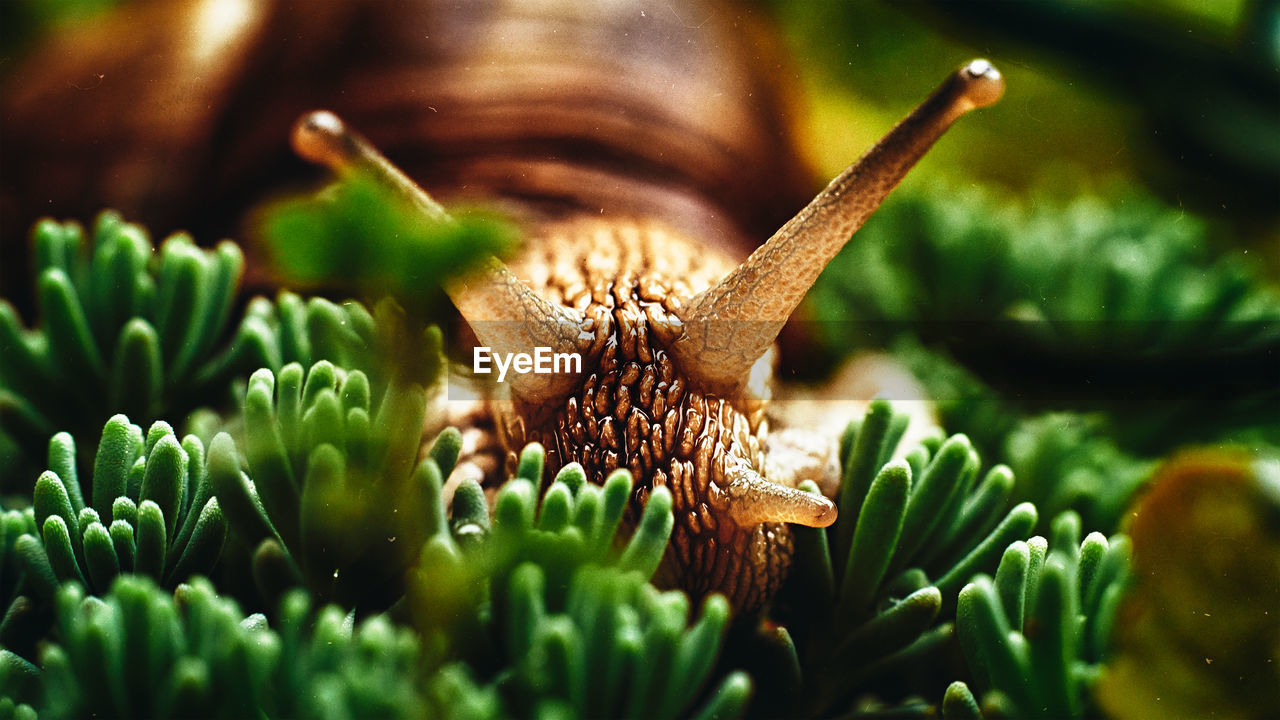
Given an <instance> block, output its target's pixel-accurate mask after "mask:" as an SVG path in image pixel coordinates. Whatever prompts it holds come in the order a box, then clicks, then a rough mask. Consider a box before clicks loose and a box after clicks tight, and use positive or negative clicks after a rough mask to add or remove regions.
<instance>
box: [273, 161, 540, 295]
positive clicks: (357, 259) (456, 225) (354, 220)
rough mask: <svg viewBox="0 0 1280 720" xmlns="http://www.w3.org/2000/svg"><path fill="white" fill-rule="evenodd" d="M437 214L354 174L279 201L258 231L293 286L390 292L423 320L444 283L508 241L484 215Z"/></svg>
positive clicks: (502, 228)
mask: <svg viewBox="0 0 1280 720" xmlns="http://www.w3.org/2000/svg"><path fill="white" fill-rule="evenodd" d="M443 213H444V211H443V209H439V210H438V215H437V216H436V217H434V218H433V216H432V214H428V213H424V212H423V208H422V207H421V206H420V205H418V204H416V203H414V202H412V201H410V200H409V199H407V198H405V197H403V196H402V195H401V194H400V193H399V192H396V191H394V190H389V189H388V188H385V187H383V186H382V185H381V184H380V183H379V182H378V181H377V180H376V179H374V178H371V177H367V176H364V175H361V174H354V175H352V176H348V177H344V178H342V179H341V180H340V181H339V182H337V183H334V184H333V185H332V186H330V187H329V188H328V189H326V191H324V192H321V193H318V194H316V195H314V196H307V197H302V198H296V199H292V200H287V201H284V202H281V203H279V204H278V205H276V206H275V207H274V208H273V209H272V210H271V211H270V212H269V213H268V214H267V216H266V221H265V223H264V232H265V234H266V236H267V238H268V240H269V242H270V244H271V248H272V250H273V251H274V253H275V255H276V260H277V262H278V264H279V265H280V267H281V268H282V269H283V270H284V272H286V274H287V275H288V276H289V278H290V279H291V280H292V281H293V282H295V283H301V284H302V285H304V286H314V285H317V284H320V285H326V286H329V287H341V288H342V289H343V290H344V291H346V292H355V293H359V294H362V295H373V296H383V295H389V296H391V297H394V298H396V300H397V301H399V302H400V303H401V304H402V305H403V306H405V307H406V308H408V309H410V310H411V311H412V312H413V313H415V314H418V315H420V316H426V317H430V316H432V315H433V310H434V309H435V307H436V305H437V304H438V303H439V302H440V301H441V300H442V293H441V292H440V288H441V287H442V286H443V285H444V282H445V281H446V280H449V279H451V278H453V277H455V276H457V275H458V274H459V273H462V272H465V271H466V270H467V269H469V268H471V267H473V266H475V265H476V264H478V263H479V262H481V261H483V259H484V258H486V257H488V256H490V255H494V254H502V252H503V251H505V250H507V249H509V248H510V247H511V246H512V245H513V244H514V241H515V233H514V230H513V229H512V227H510V226H509V225H507V224H505V223H503V222H501V221H499V220H498V219H497V218H496V217H493V216H491V215H475V214H462V215H458V216H457V217H455V218H453V219H451V220H446V219H444V217H445V216H444V215H443ZM432 219H436V220H438V221H437V222H429V221H430V220H432Z"/></svg>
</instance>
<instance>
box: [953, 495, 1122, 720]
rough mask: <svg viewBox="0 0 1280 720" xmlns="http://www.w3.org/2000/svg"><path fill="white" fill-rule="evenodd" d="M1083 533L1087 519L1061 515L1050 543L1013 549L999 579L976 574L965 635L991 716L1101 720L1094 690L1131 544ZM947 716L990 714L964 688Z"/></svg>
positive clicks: (963, 610) (964, 606)
mask: <svg viewBox="0 0 1280 720" xmlns="http://www.w3.org/2000/svg"><path fill="white" fill-rule="evenodd" d="M1080 532H1081V531H1080V517H1079V516H1078V515H1076V514H1075V513H1071V512H1067V513H1063V514H1062V515H1059V516H1058V517H1057V518H1055V519H1054V521H1053V533H1052V541H1046V540H1045V539H1044V538H1043V537H1041V536H1038V535H1037V536H1036V537H1033V538H1031V539H1030V540H1028V541H1026V542H1022V541H1018V542H1015V543H1013V544H1011V545H1009V547H1008V548H1007V549H1006V550H1005V552H1004V555H1003V556H1002V557H1001V559H1000V566H999V569H997V570H996V573H995V577H994V579H993V578H992V577H990V576H988V575H985V574H981V575H978V576H977V577H975V578H974V580H973V582H972V583H970V584H968V585H966V586H965V587H964V589H963V590H961V591H960V600H959V606H958V608H957V612H956V625H957V635H958V636H959V639H960V646H961V648H962V649H963V650H964V654H965V659H966V661H967V663H968V665H969V668H970V670H971V671H972V673H973V676H974V684H975V687H977V688H978V689H979V692H980V693H982V705H981V707H983V708H985V714H991V715H995V716H998V717H1019V718H1033V717H1045V718H1079V717H1093V716H1095V715H1096V714H1097V711H1098V708H1097V707H1096V705H1095V704H1094V703H1093V700H1092V697H1093V693H1092V688H1093V685H1094V683H1095V682H1096V680H1097V676H1098V673H1099V672H1100V669H1101V663H1102V662H1103V661H1104V660H1105V659H1106V657H1107V655H1108V653H1109V652H1110V647H1111V637H1112V630H1113V628H1114V625H1115V622H1116V615H1117V611H1118V608H1119V605H1120V598H1121V593H1122V592H1123V590H1124V588H1125V585H1126V582H1127V580H1128V576H1129V556H1130V544H1129V539H1128V538H1127V537H1126V536H1124V535H1113V536H1111V538H1109V539H1108V538H1106V537H1104V536H1103V535H1102V534H1101V533H1097V532H1094V533H1090V534H1089V536H1088V537H1086V538H1085V539H1084V541H1083V542H1081V541H1080ZM942 708H943V716H944V717H946V718H973V717H982V716H983V714H984V713H983V711H982V710H980V706H979V703H978V702H977V701H976V700H975V698H974V695H973V694H972V692H970V690H969V688H968V686H967V685H965V684H964V683H961V682H958V683H955V684H953V685H952V686H951V687H949V688H948V689H947V693H946V697H945V698H944V700H943V705H942Z"/></svg>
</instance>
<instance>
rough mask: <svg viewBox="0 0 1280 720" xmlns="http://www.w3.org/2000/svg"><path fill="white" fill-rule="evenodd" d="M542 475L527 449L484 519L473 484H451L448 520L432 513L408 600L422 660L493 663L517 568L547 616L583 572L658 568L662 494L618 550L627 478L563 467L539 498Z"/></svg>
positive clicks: (664, 532) (664, 523)
mask: <svg viewBox="0 0 1280 720" xmlns="http://www.w3.org/2000/svg"><path fill="white" fill-rule="evenodd" d="M542 474H543V449H542V447H541V446H539V445H537V444H531V445H529V446H528V447H526V448H525V449H524V451H523V452H522V453H521V455H520V463H519V466H518V468H517V471H516V475H515V477H514V478H512V479H511V480H509V481H508V482H507V483H506V484H504V485H503V486H502V488H501V489H500V490H499V491H498V493H497V497H496V500H495V511H494V515H493V517H492V518H491V517H490V515H489V511H488V504H487V502H486V500H485V495H484V492H483V490H481V488H480V486H479V485H477V484H475V483H474V482H466V483H463V484H462V485H460V486H459V487H458V489H457V492H456V494H455V496H454V501H453V507H452V516H451V518H450V519H449V520H448V521H446V519H445V513H444V507H443V505H437V506H436V508H437V509H436V511H435V512H434V513H433V514H432V515H431V518H432V521H431V522H430V524H429V525H428V533H429V537H428V539H427V541H426V543H425V544H424V545H423V547H422V552H421V555H420V557H419V562H418V566H417V568H416V569H415V571H414V573H413V575H412V580H411V583H410V595H409V601H410V604H411V608H412V612H413V616H414V618H415V622H416V624H417V625H418V627H419V628H420V630H421V632H422V633H423V637H424V643H425V646H426V648H427V649H428V652H429V655H430V656H432V657H438V658H441V659H444V658H448V657H453V656H461V657H464V658H466V659H468V660H469V661H470V662H472V663H473V665H475V666H476V667H490V668H492V667H496V664H501V661H500V660H498V658H500V657H502V656H503V650H502V648H503V647H504V645H503V643H502V641H501V638H502V637H505V635H506V633H507V629H506V627H505V622H506V618H507V617H508V616H509V609H510V607H511V602H512V600H511V599H510V592H511V583H512V582H513V579H512V578H513V575H514V572H515V569H516V568H517V567H518V566H520V565H522V564H528V563H532V564H533V565H534V566H536V567H537V568H538V571H539V572H540V573H541V575H542V577H543V578H544V584H545V587H546V589H547V590H546V598H545V601H544V605H545V607H546V608H548V609H549V611H550V612H563V611H564V609H565V608H566V607H567V603H568V597H569V586H570V583H571V580H572V579H573V577H574V576H575V573H577V572H578V571H579V570H580V569H581V568H583V567H588V566H595V565H602V566H614V567H617V568H619V569H620V570H622V571H633V572H635V573H637V574H638V576H639V577H640V578H641V580H642V581H647V580H648V579H649V578H651V577H652V576H653V573H654V571H655V570H657V567H658V564H659V563H660V562H661V560H662V555H663V552H664V551H665V550H666V546H667V541H668V539H669V538H670V536H671V528H672V525H673V523H674V520H673V518H672V515H671V502H672V501H671V494H670V493H669V492H668V491H667V490H666V489H665V488H657V489H655V490H654V492H653V493H651V494H650V496H649V499H648V501H647V502H646V504H645V508H644V511H643V513H642V514H641V517H640V518H639V521H638V523H637V525H636V527H635V530H634V533H633V534H632V535H631V536H630V538H627V539H626V542H625V543H624V542H623V536H622V533H621V530H620V524H621V521H622V518H623V515H624V513H625V512H626V508H627V504H628V499H629V498H630V496H631V491H632V480H631V475H630V473H628V472H626V471H625V470H619V471H617V472H614V473H613V474H611V475H610V476H609V477H608V478H607V479H606V481H605V484H604V485H603V486H596V485H592V484H590V483H588V482H587V481H586V474H585V473H584V471H583V469H582V467H581V466H580V465H578V464H577V463H571V464H569V465H567V466H565V467H564V468H563V469H561V471H560V472H559V473H558V474H557V475H556V477H555V479H554V480H553V481H552V483H551V484H550V485H549V486H548V488H547V490H546V492H544V493H542V494H541V495H540V494H539V492H538V487H539V485H540V484H541V483H542Z"/></svg>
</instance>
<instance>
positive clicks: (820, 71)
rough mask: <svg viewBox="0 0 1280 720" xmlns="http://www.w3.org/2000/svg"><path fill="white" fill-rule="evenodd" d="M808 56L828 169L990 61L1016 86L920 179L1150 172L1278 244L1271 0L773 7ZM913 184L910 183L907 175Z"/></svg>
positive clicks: (1164, 186) (1092, 180) (822, 163)
mask: <svg viewBox="0 0 1280 720" xmlns="http://www.w3.org/2000/svg"><path fill="white" fill-rule="evenodd" d="M765 4H766V5H768V6H770V10H771V11H772V15H773V16H774V17H775V18H776V19H777V21H778V22H779V25H780V27H781V29H782V31H783V33H784V35H785V37H786V39H787V41H788V45H789V46H790V48H791V49H792V51H793V53H794V54H795V56H796V57H797V58H799V61H798V62H797V64H796V70H797V74H798V76H799V78H800V80H801V82H802V83H803V85H804V86H805V87H804V90H805V93H804V95H805V96H806V97H807V98H808V102H807V103H806V105H807V109H808V115H809V117H808V118H807V119H806V120H805V121H804V122H802V123H801V128H802V130H803V132H804V133H805V135H806V136H807V139H806V143H805V144H806V145H807V147H808V148H809V152H810V154H811V156H812V157H813V159H814V161H815V165H816V166H817V167H818V168H819V170H820V173H821V175H822V176H823V177H832V176H834V175H835V174H836V173H837V172H839V170H841V169H842V168H843V167H844V166H845V165H846V164H848V163H849V162H850V161H851V160H852V159H853V158H856V157H858V156H859V155H860V154H861V153H862V151H863V150H864V149H865V148H867V147H869V146H870V145H871V144H872V143H873V142H874V141H875V140H876V139H877V138H878V137H879V135H880V134H881V133H883V132H884V131H885V130H887V129H888V128H889V127H890V126H892V124H893V123H894V122H896V120H897V119H898V118H899V117H901V116H902V115H903V114H905V110H906V109H907V108H909V107H911V106H913V105H914V104H915V103H917V102H919V100H920V99H921V98H923V97H924V95H925V94H926V93H927V92H928V91H929V90H930V89H932V87H933V86H934V85H935V84H936V83H937V82H938V81H939V80H941V75H940V74H938V76H937V77H934V76H933V73H936V72H937V71H936V70H927V69H936V68H948V67H952V66H956V65H958V64H959V63H961V62H963V61H964V60H966V59H968V58H970V57H981V56H985V57H989V58H990V59H991V60H993V61H995V63H996V65H997V66H998V67H999V68H1000V69H1001V71H1002V72H1003V74H1004V75H1005V77H1006V79H1007V80H1008V86H1009V88H1010V90H1009V92H1008V93H1007V95H1006V97H1005V98H1004V99H1003V100H1002V101H1001V102H1000V103H999V104H998V105H996V106H995V107H993V108H990V109H988V110H984V111H983V112H982V115H981V120H980V121H978V120H977V119H976V118H975V119H974V120H968V121H965V122H961V123H959V124H957V127H956V128H954V129H953V130H952V131H951V132H950V133H949V134H950V135H951V136H952V137H950V138H949V139H946V140H944V141H942V142H941V143H940V144H939V146H938V147H937V148H936V149H934V150H933V151H932V152H931V153H930V154H929V156H927V157H926V158H925V159H924V161H923V162H921V164H920V169H919V170H917V171H916V173H915V175H916V176H917V177H933V178H936V177H939V176H941V177H948V178H951V179H953V180H954V181H957V182H959V181H961V180H964V181H969V182H971V181H974V180H977V181H980V182H982V183H984V184H995V185H998V186H1000V187H1002V188H1003V189H1004V190H1005V192H1012V193H1013V194H1015V195H1016V194H1022V193H1023V192H1025V191H1026V190H1028V189H1032V188H1035V187H1037V186H1038V185H1041V184H1043V181H1044V179H1045V178H1046V177H1048V176H1056V177H1058V178H1060V179H1062V180H1064V181H1065V182H1064V187H1067V188H1068V192H1076V191H1078V187H1079V186H1081V185H1085V186H1087V185H1090V184H1095V185H1096V184H1098V183H1099V182H1110V181H1112V180H1115V179H1117V178H1124V179H1141V180H1143V181H1144V182H1146V183H1147V184H1148V185H1149V186H1150V187H1152V188H1153V189H1155V190H1157V191H1158V192H1160V194H1161V195H1162V196H1163V197H1164V198H1165V199H1166V201H1168V202H1169V203H1170V204H1175V205H1177V206H1179V207H1182V206H1187V207H1190V208H1192V209H1195V210H1196V211H1198V212H1203V213H1206V214H1208V215H1211V216H1213V217H1214V218H1216V219H1218V220H1222V221H1224V222H1226V223H1228V224H1229V225H1232V226H1233V227H1235V228H1236V229H1237V230H1239V231H1240V232H1241V233H1242V235H1241V236H1240V237H1237V242H1241V241H1242V242H1243V243H1244V244H1245V245H1246V246H1247V247H1252V248H1254V249H1257V250H1262V251H1264V252H1266V253H1267V254H1268V255H1269V256H1270V258H1271V262H1272V263H1273V266H1272V267H1273V270H1274V269H1280V252H1277V249H1276V248H1275V247H1271V246H1272V245H1274V243H1275V240H1276V238H1277V236H1278V235H1280V214H1277V213H1276V210H1275V203H1274V198H1275V195H1276V192H1278V191H1280V174H1278V173H1277V170H1276V168H1278V167H1280V162H1278V161H1277V159H1276V157H1277V153H1280V146H1277V140H1276V138H1280V129H1278V128H1277V126H1276V123H1277V118H1280V32H1277V27H1280V9H1277V6H1276V4H1275V3H1274V2H1271V1H1270V0H1227V1H1225V2H1214V3H1189V2H1186V1H1185V0H1159V1H1158V2H1141V3H1139V2H1133V1H1131V0H1124V1H1120V2H1108V3H1084V2H1069V1H1068V0H1050V1H1047V2H1036V3H1018V4H1009V3H983V2H942V1H939V0H926V1H925V2H915V3H892V2H868V3H782V2H777V0H772V1H771V2H766V3H765ZM914 182H915V181H913V180H911V179H909V180H908V181H907V184H908V185H911V184H913V183H914Z"/></svg>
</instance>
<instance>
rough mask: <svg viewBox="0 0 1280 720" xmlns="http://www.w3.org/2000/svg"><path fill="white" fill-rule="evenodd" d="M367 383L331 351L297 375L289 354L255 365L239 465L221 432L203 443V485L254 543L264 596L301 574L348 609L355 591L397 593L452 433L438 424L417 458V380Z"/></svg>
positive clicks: (382, 601) (372, 596) (369, 595)
mask: <svg viewBox="0 0 1280 720" xmlns="http://www.w3.org/2000/svg"><path fill="white" fill-rule="evenodd" d="M437 344H438V333H437ZM372 393H373V390H372V388H371V387H370V384H369V380H368V378H367V376H366V375H365V374H364V373H363V372H361V371H359V370H352V371H349V372H347V371H342V370H338V369H337V368H335V367H334V366H333V365H332V364H331V363H329V362H328V361H321V362H318V363H316V364H315V365H312V366H311V369H310V371H308V372H306V373H305V374H304V373H303V370H302V366H301V365H299V364H297V363H290V364H289V365H286V366H285V367H284V368H283V369H281V370H280V373H279V376H278V377H277V375H276V374H275V373H272V372H271V371H270V370H267V369H263V370H259V371H258V372H256V373H254V374H253V376H252V377H251V378H250V380H249V386H248V390H247V391H246V394H245V405H244V431H245V436H244V447H245V468H246V470H245V471H242V470H241V463H240V458H239V457H238V455H237V453H236V448H235V444H234V442H233V441H232V440H231V438H230V436H228V435H220V436H219V437H217V438H215V439H214V441H213V443H212V445H211V446H210V450H209V456H210V457H209V477H210V484H211V485H212V487H213V490H214V493H215V494H216V495H217V497H218V499H219V501H220V502H221V503H222V506H223V507H224V508H225V512H226V514H227V517H228V518H229V519H230V521H231V524H232V527H233V528H234V529H235V531H236V532H237V533H238V534H239V535H240V536H241V537H242V538H244V540H245V541H247V542H248V543H249V544H250V545H251V546H252V547H255V548H256V554H255V560H254V562H255V567H254V570H255V578H256V579H257V580H258V581H259V583H258V584H259V587H260V589H261V590H263V591H265V594H266V595H267V596H268V597H271V596H275V595H278V594H279V592H280V591H281V590H283V588H285V587H288V586H290V585H294V584H305V585H306V587H308V588H309V589H310V590H311V591H312V592H313V593H314V594H316V595H317V596H318V597H320V598H323V599H334V600H338V601H339V602H342V603H344V604H346V605H347V606H349V607H354V606H355V604H356V601H357V599H361V600H362V602H361V603H360V604H361V606H362V608H364V609H371V608H386V607H388V606H390V605H391V603H393V602H395V601H396V600H397V599H398V598H399V597H400V595H401V594H402V592H403V586H402V577H403V575H404V572H405V571H406V570H407V569H408V567H409V566H410V565H412V564H413V562H414V561H415V560H416V559H417V554H418V549H419V548H420V547H421V545H422V542H423V541H424V540H425V539H426V538H427V536H428V532H427V528H428V523H429V518H428V515H429V514H430V513H431V512H433V507H434V506H435V505H437V504H438V503H439V502H440V499H439V492H440V491H439V488H440V485H441V481H442V480H441V479H442V477H443V475H444V474H445V473H447V472H448V471H449V470H451V469H452V466H453V462H454V460H455V459H456V457H457V443H458V439H457V435H456V431H453V432H452V433H448V434H445V435H444V436H442V439H441V440H440V441H439V442H437V446H438V449H437V451H436V453H434V455H433V456H432V457H431V458H428V459H427V460H424V461H423V462H421V463H419V462H416V458H417V454H418V446H419V443H420V434H421V428H422V423H423V416H424V412H425V403H426V394H425V392H424V391H423V388H422V386H420V385H417V384H416V383H402V382H391V383H389V384H387V385H386V386H385V388H383V389H382V393H381V396H380V397H379V398H378V399H377V400H376V401H375V400H374V398H373V395H372ZM441 464H443V465H445V467H443V468H442V467H441ZM246 471H247V472H246Z"/></svg>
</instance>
